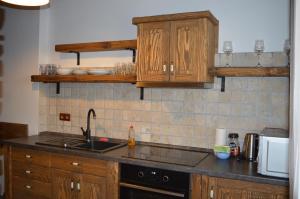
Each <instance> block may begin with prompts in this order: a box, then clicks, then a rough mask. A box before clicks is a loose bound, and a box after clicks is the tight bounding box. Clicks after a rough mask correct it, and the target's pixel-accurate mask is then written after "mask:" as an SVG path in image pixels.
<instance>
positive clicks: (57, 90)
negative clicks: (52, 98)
mask: <svg viewBox="0 0 300 199" xmlns="http://www.w3.org/2000/svg"><path fill="white" fill-rule="evenodd" d="M56 94H57V95H58V94H60V83H59V82H56Z"/></svg>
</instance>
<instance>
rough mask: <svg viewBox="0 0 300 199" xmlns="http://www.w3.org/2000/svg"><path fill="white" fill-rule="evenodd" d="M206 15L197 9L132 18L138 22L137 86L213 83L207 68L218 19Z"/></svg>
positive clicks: (210, 63)
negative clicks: (188, 11)
mask: <svg viewBox="0 0 300 199" xmlns="http://www.w3.org/2000/svg"><path fill="white" fill-rule="evenodd" d="M203 13H205V15H201V14H203ZM207 16H212V15H211V13H209V12H198V13H196V14H195V13H192V15H189V14H187V13H181V14H174V15H165V16H164V17H163V18H161V16H151V17H141V18H134V20H133V21H134V24H137V25H138V62H137V63H138V64H137V71H138V73H137V80H138V85H142V84H141V83H143V82H145V83H148V84H149V83H153V85H154V86H155V83H157V82H161V83H166V84H167V83H173V85H176V84H177V85H180V84H178V83H181V85H183V84H182V83H186V85H188V84H190V83H207V82H213V80H214V77H213V75H211V74H210V73H209V70H210V68H212V67H214V56H215V53H216V52H217V50H218V49H217V47H218V30H219V29H218V21H217V20H216V19H214V20H212V18H214V17H213V16H212V18H211V17H207ZM148 20H149V21H148ZM142 21H143V22H142ZM138 22H140V23H138ZM164 66H165V67H164Z"/></svg>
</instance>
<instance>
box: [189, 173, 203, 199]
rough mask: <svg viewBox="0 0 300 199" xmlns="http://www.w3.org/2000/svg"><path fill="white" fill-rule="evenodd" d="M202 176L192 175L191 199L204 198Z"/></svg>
mask: <svg viewBox="0 0 300 199" xmlns="http://www.w3.org/2000/svg"><path fill="white" fill-rule="evenodd" d="M201 184H202V176H201V175H198V174H191V189H192V190H191V199H201V198H202V196H201V194H202V186H201Z"/></svg>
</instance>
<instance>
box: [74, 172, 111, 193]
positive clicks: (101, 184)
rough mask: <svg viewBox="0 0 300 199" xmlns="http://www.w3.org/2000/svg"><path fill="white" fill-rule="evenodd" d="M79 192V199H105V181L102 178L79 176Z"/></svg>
mask: <svg viewBox="0 0 300 199" xmlns="http://www.w3.org/2000/svg"><path fill="white" fill-rule="evenodd" d="M80 184H81V189H82V190H81V191H80V197H79V198H80V199H87V198H88V199H107V197H106V196H107V195H108V194H113V193H107V192H106V189H107V188H106V187H107V184H106V179H105V178H104V177H98V176H92V175H81V177H80Z"/></svg>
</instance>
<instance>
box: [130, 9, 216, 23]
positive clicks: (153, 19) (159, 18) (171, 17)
mask: <svg viewBox="0 0 300 199" xmlns="http://www.w3.org/2000/svg"><path fill="white" fill-rule="evenodd" d="M198 18H207V19H208V20H210V21H211V22H212V23H213V24H215V25H218V24H219V21H218V20H217V19H216V18H215V17H214V16H213V14H212V13H211V12H209V11H200V12H187V13H176V14H167V15H156V16H147V17H134V18H133V19H132V24H135V25H137V24H141V23H151V22H162V21H176V20H184V19H198Z"/></svg>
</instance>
